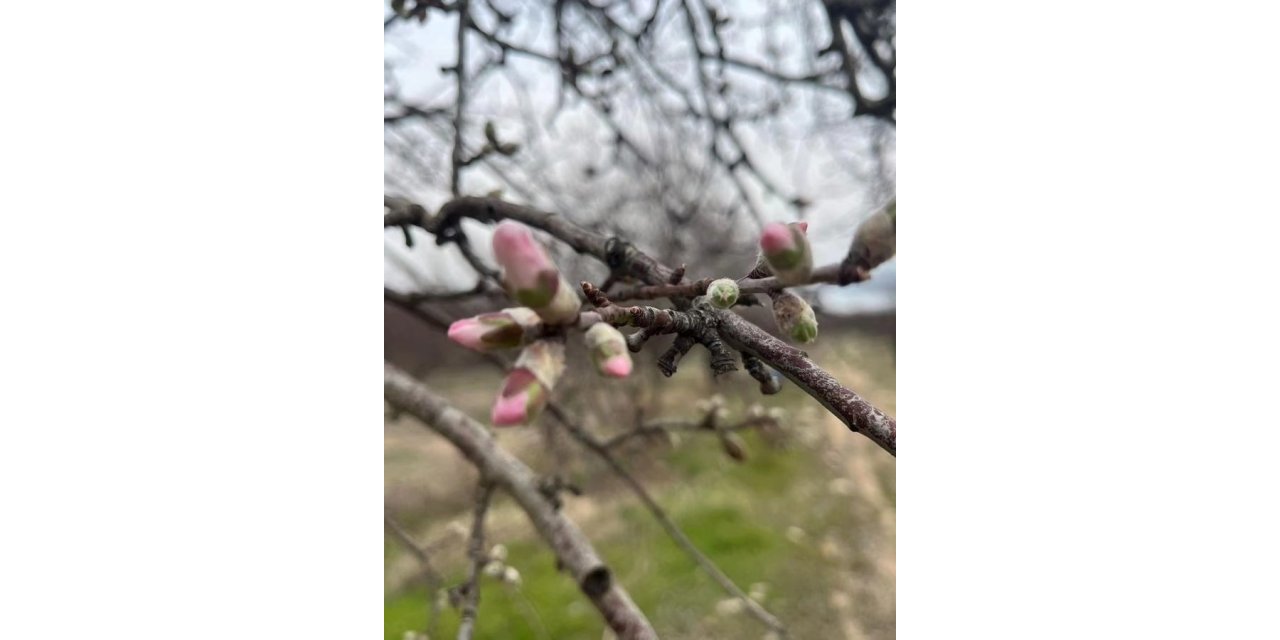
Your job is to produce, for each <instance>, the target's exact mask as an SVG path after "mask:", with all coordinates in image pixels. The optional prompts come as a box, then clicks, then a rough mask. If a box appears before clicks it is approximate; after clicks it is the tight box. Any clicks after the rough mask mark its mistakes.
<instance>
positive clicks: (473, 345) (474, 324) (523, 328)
mask: <svg viewBox="0 0 1280 640" xmlns="http://www.w3.org/2000/svg"><path fill="white" fill-rule="evenodd" d="M540 324H541V320H540V319H539V318H538V314H537V313H536V312H534V310H533V309H530V308H528V307H513V308H511V309H503V310H502V311H495V312H493V313H482V314H480V315H478V316H473V317H470V318H463V319H461V320H458V321H456V322H454V323H453V324H451V325H449V339H450V340H453V341H454V342H456V343H458V344H460V345H462V346H464V347H466V348H468V349H474V350H476V351H493V350H495V349H514V348H515V347H518V346H520V345H522V344H525V343H526V342H529V341H530V340H531V339H532V338H534V337H536V336H537V334H538V329H539V326H540Z"/></svg>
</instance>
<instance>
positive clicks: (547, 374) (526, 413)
mask: <svg viewBox="0 0 1280 640" xmlns="http://www.w3.org/2000/svg"><path fill="white" fill-rule="evenodd" d="M562 373H564V343H563V342H559V341H552V340H539V341H537V342H534V343H533V344H531V345H529V346H528V347H525V349H524V351H521V352H520V357H519V358H518V359H517V360H516V366H515V368H513V369H512V370H511V373H509V374H507V379H506V380H504V381H503V383H502V390H501V391H499V392H498V397H497V399H496V400H494V403H493V410H492V411H491V412H490V415H489V417H490V418H491V419H492V420H493V424H494V425H496V426H500V427H505V426H512V425H518V424H529V423H530V422H533V420H534V419H535V418H537V417H538V415H539V414H540V413H542V409H543V407H545V406H547V400H548V399H549V398H550V396H551V390H552V389H554V388H555V385H556V381H558V380H559V379H560V375H561V374H562Z"/></svg>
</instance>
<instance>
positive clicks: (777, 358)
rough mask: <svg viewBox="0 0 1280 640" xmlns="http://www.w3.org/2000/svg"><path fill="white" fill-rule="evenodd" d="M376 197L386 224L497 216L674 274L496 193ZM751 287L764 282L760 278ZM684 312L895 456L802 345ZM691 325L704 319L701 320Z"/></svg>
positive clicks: (885, 426)
mask: <svg viewBox="0 0 1280 640" xmlns="http://www.w3.org/2000/svg"><path fill="white" fill-rule="evenodd" d="M384 200H385V201H386V202H387V203H388V204H387V206H388V208H389V209H391V210H390V211H389V212H388V213H387V214H386V216H385V217H384V225H387V226H390V225H393V224H394V225H401V224H414V225H417V226H420V227H422V228H423V229H426V230H427V231H429V232H431V233H436V231H437V230H438V229H440V228H441V227H442V226H447V225H452V224H455V223H456V222H457V220H458V218H462V217H467V218H471V219H473V220H477V221H480V222H489V223H493V222H498V221H500V220H504V219H508V220H516V221H518V222H522V223H524V224H526V225H528V226H531V227H535V228H538V229H541V230H543V231H546V232H547V233H550V234H551V235H553V236H555V237H556V238H557V239H559V240H561V241H563V242H565V243H566V244H568V245H569V246H571V247H573V249H574V250H575V251H577V252H578V253H582V254H586V255H590V256H593V257H595V258H596V259H598V260H600V261H601V262H604V263H605V264H606V265H608V266H609V268H610V269H611V270H612V271H614V272H616V273H621V274H624V275H629V276H631V277H634V278H636V279H638V280H641V281H643V282H648V283H650V284H655V285H656V284H669V283H670V282H671V277H672V275H673V274H674V273H675V270H674V269H672V268H670V267H667V266H666V265H663V264H662V263H660V262H658V261H657V260H654V259H653V258H652V257H651V256H649V255H647V254H645V253H644V252H643V251H640V250H639V249H637V248H636V247H635V246H634V245H632V244H631V243H629V242H626V241H624V240H621V239H619V238H607V237H605V236H603V235H601V234H598V233H595V232H592V231H588V230H586V229H583V228H582V227H579V226H577V225H575V224H573V223H571V222H569V221H567V220H565V219H564V218H562V217H560V216H557V215H555V214H553V213H548V212H546V211H540V210H538V209H534V208H532V207H526V206H522V205H518V204H512V203H510V202H505V201H503V200H499V199H496V198H476V197H464V198H455V199H454V200H451V201H449V202H448V203H446V204H445V205H444V206H443V207H441V208H440V211H439V212H438V213H437V214H436V215H435V216H428V215H426V214H425V210H423V209H422V207H420V206H418V205H413V204H412V203H408V204H406V203H405V201H403V200H402V199H396V198H384ZM393 202H394V203H395V205H396V206H395V207H394V208H393V207H392V206H391V203H393ZM834 268H835V269H836V274H834V275H835V276H836V277H838V272H839V269H840V267H839V266H836V267H834ZM829 269H830V268H827V267H824V273H829ZM762 280H771V279H770V278H765V279H762ZM757 286H770V285H766V284H765V283H764V282H761V283H758V285H757ZM610 308H613V309H620V310H625V309H627V308H626V307H616V306H615V307H605V308H604V309H597V310H596V311H595V313H602V312H605V311H606V310H607V309H610ZM637 308H640V307H637ZM656 312H661V314H662V315H664V316H665V317H667V318H670V319H672V320H675V321H676V322H679V318H680V316H677V315H673V314H677V313H683V312H677V311H671V310H664V309H659V310H655V314H654V316H653V317H654V318H655V319H656V318H657V315H658V313H656ZM607 313H610V314H617V317H616V318H615V319H617V320H622V319H623V314H631V312H629V311H608V312H607ZM690 313H697V314H705V315H704V317H706V318H710V319H713V320H714V325H715V328H716V329H717V330H718V331H719V332H720V334H721V336H722V337H723V338H724V339H725V340H726V341H728V342H729V344H730V346H732V347H733V348H735V349H737V350H739V351H744V352H747V353H750V354H752V355H754V356H756V357H758V358H760V359H761V360H763V361H764V362H765V363H767V364H769V365H770V366H772V367H773V368H775V369H777V370H778V371H779V372H781V373H782V374H783V375H784V376H786V377H787V378H788V379H790V380H791V381H792V382H794V383H796V385H797V386H799V387H800V388H801V389H803V390H804V391H805V393H807V394H809V395H810V396H812V397H813V398H814V399H815V400H817V401H818V402H819V403H821V404H822V406H824V407H826V408H827V410H828V411H830V412H831V413H832V414H834V415H835V416H836V417H837V418H840V420H841V421H842V422H844V423H845V425H846V426H848V427H849V429H850V430H851V431H855V432H857V433H861V434H863V435H865V436H867V437H868V438H870V439H871V440H872V441H873V442H875V443H876V444H878V445H880V447H881V448H882V449H884V450H885V451H888V452H889V453H890V454H893V455H895V456H896V455H897V444H896V442H897V425H896V422H895V421H894V419H893V418H891V417H889V416H887V415H885V414H884V413H883V412H881V411H880V410H879V409H876V408H875V407H873V406H871V404H869V403H867V401H866V400H863V399H862V398H861V397H860V396H858V394H856V393H854V392H853V391H852V390H850V389H847V388H845V387H844V386H842V385H841V384H840V383H839V382H838V381H837V380H836V379H835V378H833V377H832V376H831V374H829V373H827V372H826V371H824V370H822V368H820V367H818V365H816V364H814V362H813V361H812V360H810V359H809V357H808V355H807V354H805V353H804V352H803V351H800V350H799V349H795V348H793V347H790V346H788V345H787V344H785V343H783V342H782V341H781V340H778V339H777V338H774V337H773V336H771V335H769V334H768V333H767V332H765V331H764V330H763V329H760V328H759V327H757V326H755V325H754V324H751V323H750V322H748V321H747V320H745V319H744V318H742V316H739V315H737V314H736V313H733V312H732V311H729V310H719V309H706V310H702V309H695V310H693V311H691V312H690ZM647 316H648V312H647V311H646V312H644V315H643V316H640V317H637V316H636V315H631V316H630V322H631V323H633V324H637V325H638V326H643V325H640V324H639V322H637V320H640V321H644V320H646V319H647ZM601 317H604V316H603V315H602V316H601ZM696 324H698V326H704V325H703V323H696ZM669 326H673V327H674V326H675V325H674V324H672V325H669ZM677 330H678V329H677Z"/></svg>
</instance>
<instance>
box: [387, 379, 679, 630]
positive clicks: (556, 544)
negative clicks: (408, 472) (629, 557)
mask: <svg viewBox="0 0 1280 640" xmlns="http://www.w3.org/2000/svg"><path fill="white" fill-rule="evenodd" d="M384 393H385V395H386V398H387V401H388V402H390V403H391V404H392V406H395V407H397V408H399V409H400V410H402V411H404V412H406V413H409V414H412V415H413V416H415V417H416V418H418V419H419V420H421V421H422V422H423V423H424V424H425V425H426V426H427V427H428V428H430V429H432V430H434V431H435V432H437V433H439V434H440V435H442V436H444V438H445V439H447V440H449V441H450V442H451V443H453V445H454V446H455V447H457V448H458V450H459V451H461V452H462V454H463V455H464V456H465V457H466V458H467V459H468V460H470V461H471V463H472V464H474V465H476V467H477V468H478V469H479V470H480V473H481V477H484V478H487V479H489V480H490V481H492V482H493V483H494V484H495V485H497V486H499V487H501V488H502V489H503V490H504V491H506V492H507V493H508V494H510V495H511V497H512V498H514V499H515V501H516V503H517V504H519V505H520V507H521V509H523V510H524V512H525V514H526V515H528V516H529V520H530V522H532V523H533V526H534V529H536V530H537V531H538V534H539V535H540V536H541V537H542V539H543V540H545V541H546V543H547V544H548V545H549V546H550V547H551V550H552V552H553V553H554V554H555V555H556V558H557V559H558V560H559V562H560V564H561V565H562V566H563V567H564V568H565V570H566V571H568V573H569V574H570V575H571V576H573V579H574V581H575V582H577V584H578V588H579V589H581V590H582V592H583V593H584V594H586V596H587V597H588V598H589V599H590V600H591V603H592V604H593V605H595V607H596V609H597V610H598V611H599V612H600V614H601V615H602V616H603V617H604V619H605V623H606V624H608V626H609V628H611V629H613V631H614V633H616V634H617V635H618V637H619V638H620V639H622V640H633V639H634V640H650V639H656V638H657V637H658V636H657V634H656V633H655V632H654V630H653V627H652V626H651V625H650V624H649V620H648V619H647V618H646V617H645V615H644V613H643V612H641V611H640V609H639V608H638V607H636V605H635V603H634V602H633V601H632V600H631V596H629V595H628V594H627V592H626V590H625V589H624V588H623V587H622V585H620V584H618V583H616V582H615V581H614V579H613V574H612V572H611V571H610V570H609V568H608V567H607V566H606V565H605V564H604V561H603V560H601V559H600V556H599V555H598V554H597V553H596V550H595V548H594V547H592V546H591V542H590V541H589V540H588V539H587V537H586V536H585V535H583V533H582V530H581V529H579V528H578V526H577V525H575V524H574V523H573V522H572V521H570V520H569V519H568V518H566V517H565V516H564V514H562V513H561V512H559V511H557V510H556V509H554V508H553V507H552V505H551V503H550V502H548V501H547V498H546V496H544V495H543V494H542V492H541V491H539V489H538V483H537V480H536V479H535V477H534V474H533V471H531V470H530V469H529V467H527V466H525V464H524V463H523V462H521V461H520V460H518V459H517V458H515V457H514V456H512V455H511V454H510V453H508V452H507V451H506V450H505V449H502V448H500V447H498V445H497V443H496V442H495V441H494V438H493V436H492V435H491V434H490V433H489V432H488V431H487V430H485V428H484V427H483V426H482V425H480V424H479V423H477V422H476V421H474V420H472V419H471V418H469V417H467V416H466V415H465V414H463V413H462V412H461V411H459V410H457V409H455V408H453V407H451V406H449V404H448V403H447V402H445V400H444V399H443V398H441V397H440V396H438V395H436V393H435V392H433V391H431V390H430V389H428V388H427V387H426V386H425V385H423V384H422V383H420V382H418V381H417V380H415V379H414V378H413V377H411V376H410V375H409V374H407V373H405V372H404V371H402V370H400V369H399V368H397V367H395V366H394V365H391V364H389V363H388V364H385V383H384Z"/></svg>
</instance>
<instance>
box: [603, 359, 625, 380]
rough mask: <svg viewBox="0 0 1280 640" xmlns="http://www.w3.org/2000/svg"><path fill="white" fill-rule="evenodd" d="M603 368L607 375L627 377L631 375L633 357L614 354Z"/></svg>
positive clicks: (605, 362)
mask: <svg viewBox="0 0 1280 640" xmlns="http://www.w3.org/2000/svg"><path fill="white" fill-rule="evenodd" d="M602 370H603V371H604V374H605V375H607V376H613V377H615V378H625V377H627V376H629V375H631V358H630V357H629V356H626V355H618V356H613V357H612V358H609V359H608V360H605V361H604V366H603V367H602Z"/></svg>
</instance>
